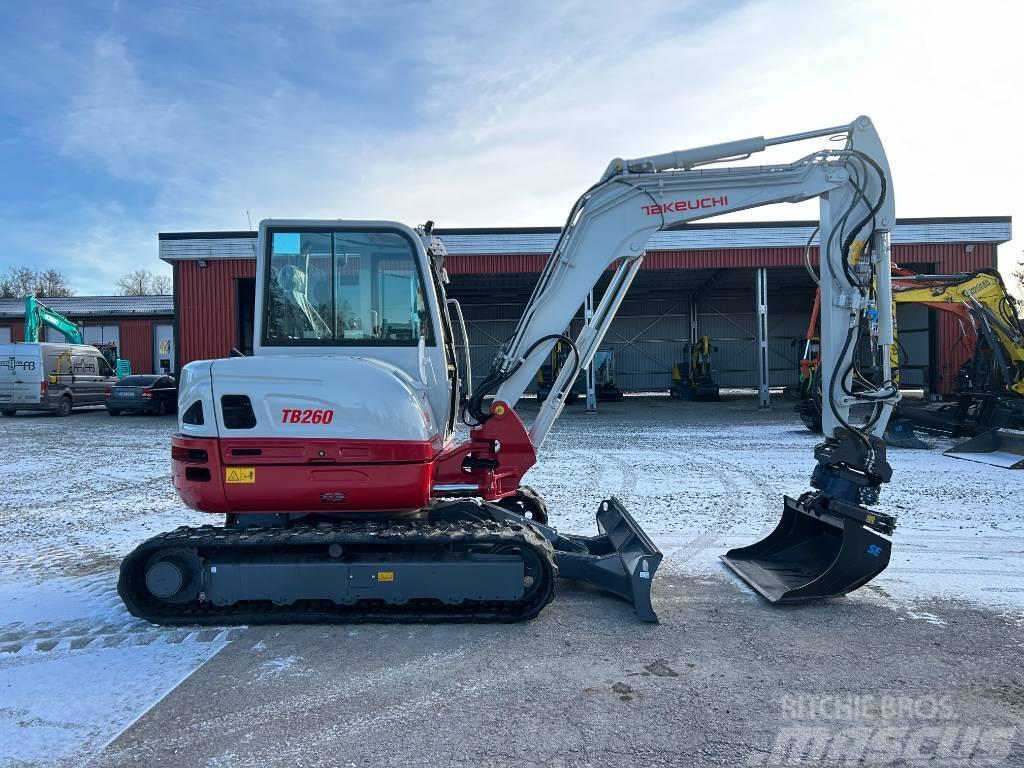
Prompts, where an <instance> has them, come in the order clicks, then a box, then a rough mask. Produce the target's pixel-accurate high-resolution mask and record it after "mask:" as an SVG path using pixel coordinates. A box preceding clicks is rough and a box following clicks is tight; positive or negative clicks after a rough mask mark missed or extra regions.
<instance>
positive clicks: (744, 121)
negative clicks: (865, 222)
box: [0, 0, 1024, 294]
mask: <svg viewBox="0 0 1024 768" xmlns="http://www.w3.org/2000/svg"><path fill="white" fill-rule="evenodd" d="M834 6H839V7H834ZM4 13H5V17H6V18H5V21H6V23H5V25H4V27H3V28H2V29H0V167H2V168H3V171H4V177H5V183H4V184H2V185H0V225H2V232H3V236H2V238H0V268H4V267H6V266H8V265H11V264H21V263H29V264H34V265H38V266H52V267H56V268H58V269H61V270H63V271H64V272H65V273H66V274H68V275H69V277H70V278H71V282H72V283H73V285H74V287H75V288H76V289H77V290H78V292H79V293H82V294H88V293H105V292H111V290H112V287H113V283H114V281H115V280H116V278H117V277H118V276H119V275H120V274H122V273H124V272H126V271H128V270H130V269H134V268H138V267H146V268H149V269H153V270H157V271H159V270H163V269H165V265H163V264H162V263H161V262H159V261H158V260H157V258H156V250H157V243H156V234H157V232H160V231H175V230H205V229H242V228H245V227H247V219H246V212H247V211H248V212H249V214H250V215H251V217H252V221H253V222H254V223H255V222H256V221H258V220H259V219H260V218H263V217H269V216H299V217H301V216H329V217H342V218H390V219H397V220H400V221H405V222H407V223H410V224H416V223H420V222H422V221H424V220H426V219H427V218H430V219H434V220H435V221H437V222H438V223H439V225H443V226H474V225H480V226H499V225H504V226H515V225H523V226H527V225H551V224H556V223H558V222H560V221H561V220H562V219H563V218H564V215H565V211H566V210H567V208H568V206H569V205H570V203H571V202H572V201H573V200H574V199H575V197H576V196H577V195H578V194H579V192H580V191H581V190H582V189H584V188H585V187H586V186H588V185H589V184H590V183H591V182H592V181H593V180H594V178H595V177H596V176H597V175H598V174H599V173H600V172H601V171H602V170H603V168H604V166H605V165H606V163H607V161H608V159H610V158H611V157H613V156H617V155H623V156H629V155H638V154H648V153H652V152H660V151H665V150H669V149H677V148H682V147H686V146H695V145H699V144H705V143H712V142H716V141H722V140H726V139H731V138H738V137H743V136H749V135H754V134H765V135H772V134H781V133H788V132H792V131H798V130H803V129H807V128H812V127H819V126H823V125H833V124H836V123H841V122H845V121H847V120H849V119H851V118H852V117H854V116H855V115H857V114H860V113H862V112H863V113H867V114H870V115H871V116H872V117H873V118H874V120H875V122H876V124H877V125H878V126H879V128H880V131H881V132H882V136H883V139H884V140H885V141H886V144H887V149H888V151H889V156H890V161H891V164H892V167H893V172H894V176H895V180H896V189H897V211H898V214H899V215H900V216H948V215H984V214H1017V218H1019V219H1020V221H1021V222H1024V193H1022V192H1021V184H1020V179H1021V178H1022V176H1024V174H1022V171H1024V162H1022V160H1021V153H1020V151H1019V150H1018V149H1017V148H1016V147H1015V145H1016V143H1017V142H1016V139H1015V136H1016V134H1017V133H1019V131H1020V126H1021V125H1024V107H1022V101H1024V100H1022V98H1021V96H1020V88H1019V77H1020V74H1019V73H1021V72H1024V53H1022V50H1024V47H1022V46H1021V45H1020V42H1019V39H1016V38H1017V37H1019V36H1018V35H1017V32H1016V30H1018V29H1019V28H1020V22H1021V21H1022V20H1024V19H1022V18H1021V12H1020V11H1017V10H1016V6H1015V5H1014V4H1011V3H998V2H979V3H974V4H964V3H943V2H930V3H914V2H904V3H881V2H878V3H876V2H861V3H847V4H824V3H820V2H749V3H741V2H733V3H706V2H692V3H687V2H679V1H677V2H671V3H658V2H645V1H644V0H638V1H636V2H630V3H602V2H596V1H592V2H585V3H584V2H564V3H550V2H537V3H515V4H513V3H469V2H467V3H440V2H439V3H412V2H389V3H369V2H368V3H340V2H337V3H335V2H326V1H324V2H311V1H310V2H301V1H300V2H291V3H270V2H259V1H258V0H256V1H254V2H246V3H215V2H209V3H200V2H194V3H164V4H158V3H144V2H128V0H122V1H121V2H109V1H108V2H73V3H49V2H33V3H17V4H16V3H11V4H8V5H7V7H6V8H5V9H4ZM789 154H792V150H789ZM764 159H765V160H766V161H773V160H778V161H784V160H787V159H792V158H791V157H789V155H788V154H783V155H772V156H768V155H766V156H765V157H764ZM815 213H816V210H815V209H814V208H813V207H807V206H801V207H794V206H785V207H778V208H774V209H763V210H760V211H755V212H752V213H750V214H747V215H746V218H761V219H768V218H776V219H777V218H794V217H802V218H809V217H813V216H815ZM1020 253H1021V249H1020V246H1019V245H1017V244H1016V243H1011V244H1010V245H1009V246H1004V248H1003V249H1002V252H1001V258H1002V261H1003V265H1004V267H1007V268H1008V267H1009V266H1010V265H1011V263H1013V262H1015V261H1016V260H1018V259H1019V257H1020Z"/></svg>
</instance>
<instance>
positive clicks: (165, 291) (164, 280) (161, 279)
mask: <svg viewBox="0 0 1024 768" xmlns="http://www.w3.org/2000/svg"><path fill="white" fill-rule="evenodd" d="M171 292H172V284H171V276H170V275H153V295H154V296H169V295H170V294H171Z"/></svg>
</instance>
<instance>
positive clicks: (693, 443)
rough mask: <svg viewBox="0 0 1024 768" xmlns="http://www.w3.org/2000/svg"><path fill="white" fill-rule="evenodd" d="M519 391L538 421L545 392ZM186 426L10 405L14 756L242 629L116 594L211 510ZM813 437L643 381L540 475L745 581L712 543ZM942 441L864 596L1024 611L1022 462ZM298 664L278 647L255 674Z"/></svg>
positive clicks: (134, 709)
mask: <svg viewBox="0 0 1024 768" xmlns="http://www.w3.org/2000/svg"><path fill="white" fill-rule="evenodd" d="M520 410H521V412H522V413H523V414H524V418H525V419H526V420H527V421H529V420H530V419H531V418H532V413H534V412H535V406H534V405H533V404H532V401H527V402H525V403H524V404H523V405H522V406H521V408H520ZM173 427H174V420H173V418H166V419H158V418H146V417H119V418H111V417H108V416H107V415H106V414H105V413H103V412H98V413H97V412H92V413H75V414H74V415H72V416H71V417H69V418H67V419H56V418H50V417H46V416H18V417H16V418H14V419H4V420H3V421H0V430H2V432H0V437H2V440H0V446H2V448H0V450H2V459H0V498H2V500H3V502H4V503H3V504H2V505H0V541H2V542H3V544H2V548H0V765H19V764H26V763H28V764H62V765H63V764H67V765H73V764H79V763H82V762H85V761H87V760H88V758H89V756H90V755H91V754H92V753H94V752H95V750H97V749H99V748H100V747H102V746H103V744H105V743H106V742H108V741H109V740H110V739H112V738H113V737H114V736H115V735H117V734H118V733H119V732H120V731H121V730H123V729H124V728H125V727H127V726H128V725H129V724H130V723H131V722H133V721H134V720H135V719H136V718H137V717H139V716H140V715H141V714H142V713H143V712H144V711H145V710H146V709H147V708H149V707H150V706H152V705H153V704H154V703H155V702H157V701H158V700H159V699H160V698H161V697H162V696H163V695H164V694H165V693H166V692H167V691H169V690H171V689H172V688H173V687H174V686H175V685H177V684H178V683H179V682H180V681H181V680H182V679H183V678H184V677H186V676H187V675H188V674H190V672H192V671H193V670H195V669H196V668H198V667H199V666H200V665H201V664H203V663H204V662H205V661H206V660H207V659H209V658H210V657H211V656H212V655H213V654H215V653H216V652H217V651H218V650H219V649H220V648H222V647H223V646H224V644H225V643H227V642H229V641H230V639H231V637H232V636H233V634H237V633H238V632H239V630H230V631H226V630H218V629H204V630H201V631H196V630H192V629H189V628H159V627H154V626H151V625H149V624H147V623H145V622H141V621H138V620H136V619H134V618H132V617H131V616H129V615H128V614H127V612H126V611H125V609H124V607H123V606H122V604H121V602H120V599H119V598H118V596H117V593H116V581H117V566H118V563H119V561H120V559H121V557H123V556H124V555H125V554H126V553H127V552H128V551H130V550H131V549H132V548H133V547H134V546H135V545H136V544H137V543H139V542H140V541H142V540H144V539H146V538H148V537H149V536H151V535H153V534H155V533H158V532H160V531H164V530H168V529H172V528H174V527H176V526H178V525H183V524H197V523H202V522H209V521H210V518H209V517H208V516H205V515H201V514H199V513H195V512H191V511H190V510H188V509H186V508H184V507H183V505H182V504H181V503H180V501H179V500H178V499H177V497H176V496H175V494H174V492H173V489H172V488H171V483H170V476H169V466H168V445H169V438H170V434H171V432H172V431H173ZM818 440H819V438H818V437H817V436H815V435H811V434H810V433H808V432H806V431H805V430H804V429H803V428H802V427H801V426H800V424H799V422H798V420H797V419H796V417H795V415H794V414H793V412H792V409H791V405H790V404H789V403H787V402H785V401H781V402H778V403H777V404H776V405H775V406H774V407H773V408H772V409H770V410H768V411H758V410H757V409H756V406H755V401H754V399H753V398H751V397H729V398H726V400H725V401H724V402H722V403H720V404H717V405H716V404H708V403H682V402H679V401H674V400H669V399H668V398H665V397H659V398H654V397H643V398H632V397H631V398H627V400H626V401H625V402H623V403H614V404H604V403H602V404H601V405H600V412H599V414H597V415H588V414H586V413H584V411H583V408H582V405H577V406H574V407H572V408H568V409H566V411H565V413H564V414H563V416H562V419H561V420H560V421H559V422H558V424H557V426H556V427H555V429H554V430H553V431H552V433H551V435H550V437H549V439H548V442H547V444H546V445H545V446H544V448H543V450H542V451H541V455H540V460H539V462H538V464H537V466H536V467H534V468H533V469H532V470H531V472H530V473H529V475H528V476H527V482H528V483H530V484H531V485H533V486H534V487H535V488H536V489H537V490H538V491H540V492H541V494H542V495H543V496H544V497H545V498H546V499H547V501H548V505H549V509H550V512H551V522H552V523H553V524H554V525H556V526H558V527H559V528H561V529H563V530H565V531H567V532H572V533H582V534H590V533H593V532H594V530H595V524H594V513H595V511H596V510H597V507H598V504H599V503H600V501H601V500H602V499H603V498H605V497H606V496H608V495H612V494H614V495H616V496H618V497H619V498H620V499H621V500H622V501H623V503H624V504H625V505H626V507H627V508H628V509H629V510H630V511H631V512H632V513H633V515H634V516H635V517H636V518H637V520H638V521H639V522H640V523H641V525H642V526H643V527H644V528H645V529H646V530H647V531H648V532H649V533H650V534H651V535H652V536H653V537H654V539H655V541H656V542H657V543H658V545H659V546H660V547H662V549H663V550H664V551H665V554H666V559H665V563H664V565H663V566H662V567H663V568H667V569H673V570H675V571H677V572H680V573H683V574H690V575H693V576H696V577H698V578H700V579H701V581H703V582H704V583H714V584H717V585H719V586H720V587H721V588H722V589H736V590H744V591H747V592H748V593H749V590H746V588H745V587H743V586H741V585H740V584H739V582H738V581H737V580H735V579H734V578H733V577H732V576H731V575H730V574H729V573H728V572H727V571H726V570H725V568H724V567H723V566H722V565H721V563H720V562H719V560H718V555H719V554H721V553H723V552H725V551H726V550H727V549H729V548H730V547H733V546H739V545H743V544H749V543H752V542H753V541H755V540H757V539H758V538H760V537H761V536H762V535H764V534H766V533H767V532H768V531H770V530H771V529H772V528H774V526H775V524H776V523H777V522H778V519H779V516H780V514H781V511H782V496H783V494H789V495H792V496H798V495H799V494H801V493H802V492H804V491H805V490H808V488H809V485H808V480H809V478H810V474H811V471H812V469H813V467H814V458H813V455H812V454H813V449H814V446H815V444H816V443H817V442H818ZM928 440H929V442H931V443H932V444H933V445H934V446H935V448H933V449H932V450H929V451H910V450H898V449H894V450H892V451H891V452H890V462H891V463H892V465H893V468H894V476H893V482H892V483H891V484H890V485H889V486H886V487H885V488H884V489H883V494H882V502H881V505H880V508H882V509H884V510H885V511H888V512H892V513H895V514H896V515H897V516H898V518H899V527H898V529H897V532H896V537H895V545H894V548H893V559H892V563H891V565H890V567H889V568H888V570H886V571H885V572H884V573H883V574H881V575H880V576H879V577H878V578H877V579H875V581H874V582H872V583H871V584H869V585H868V586H867V587H866V588H864V589H861V590H859V591H857V592H855V593H853V594H852V595H851V596H850V599H853V600H870V601H878V602H881V603H883V604H885V605H887V606H889V607H891V608H893V610H898V611H900V613H901V616H903V617H906V618H908V619H912V620H920V621H925V622H931V623H938V624H939V625H941V622H942V621H943V620H944V619H943V617H942V616H941V615H938V614H937V613H936V609H935V607H934V605H933V604H930V606H929V608H928V609H927V610H925V608H923V607H921V606H919V605H917V604H918V603H922V604H923V603H924V602H925V601H929V600H930V599H931V598H935V597H951V598H960V599H966V600H969V601H973V602H976V603H981V604H984V605H987V606H993V607H998V608H999V609H1000V610H1002V611H1004V612H1005V613H1006V615H1009V616H1011V617H1012V618H1019V620H1021V621H1022V623H1024V576H1022V575H1021V571H1022V569H1021V561H1022V559H1024V503H1022V502H1024V472H1013V471H1010V470H1004V469H999V468H996V467H989V466H986V465H982V464H975V463H971V462H965V461H958V460H955V459H950V458H947V457H944V456H942V455H941V449H943V448H946V447H948V446H949V445H950V444H951V441H948V440H940V439H936V438H928ZM654 591H655V595H656V599H657V597H658V594H657V593H658V587H657V582H655V587H654ZM749 594H750V599H751V600H755V599H757V598H756V597H754V596H753V594H752V593H749ZM663 597H664V599H669V596H667V595H666V596H663ZM299 666H300V665H299V662H298V657H292V656H282V657H280V658H275V659H274V660H273V661H271V662H268V663H267V664H266V665H264V667H263V668H262V669H261V671H260V675H262V676H266V677H268V678H270V677H274V678H277V677H287V676H290V675H292V674H295V673H296V672H295V670H296V669H297V668H298V667H299Z"/></svg>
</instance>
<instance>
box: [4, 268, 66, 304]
mask: <svg viewBox="0 0 1024 768" xmlns="http://www.w3.org/2000/svg"><path fill="white" fill-rule="evenodd" d="M29 294H35V295H36V296H39V297H40V298H45V297H49V296H74V295H75V292H74V290H72V288H71V286H69V285H68V281H67V278H66V277H64V275H63V274H62V273H61V272H58V271H57V270H56V269H43V270H37V269H32V268H31V267H10V268H9V269H8V270H7V272H5V273H4V275H3V277H2V278H0V296H2V297H3V298H5V299H13V298H18V299H20V298H22V297H24V296H28V295H29Z"/></svg>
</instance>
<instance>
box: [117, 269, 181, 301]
mask: <svg viewBox="0 0 1024 768" xmlns="http://www.w3.org/2000/svg"><path fill="white" fill-rule="evenodd" d="M117 291H118V293H120V294H121V295H122V296H160V295H165V294H168V293H170V292H171V278H169V277H168V276H167V275H154V274H153V273H152V272H150V271H149V270H148V269H136V270H133V271H131V272H129V273H127V274H125V275H122V276H121V277H120V278H118V281H117Z"/></svg>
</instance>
